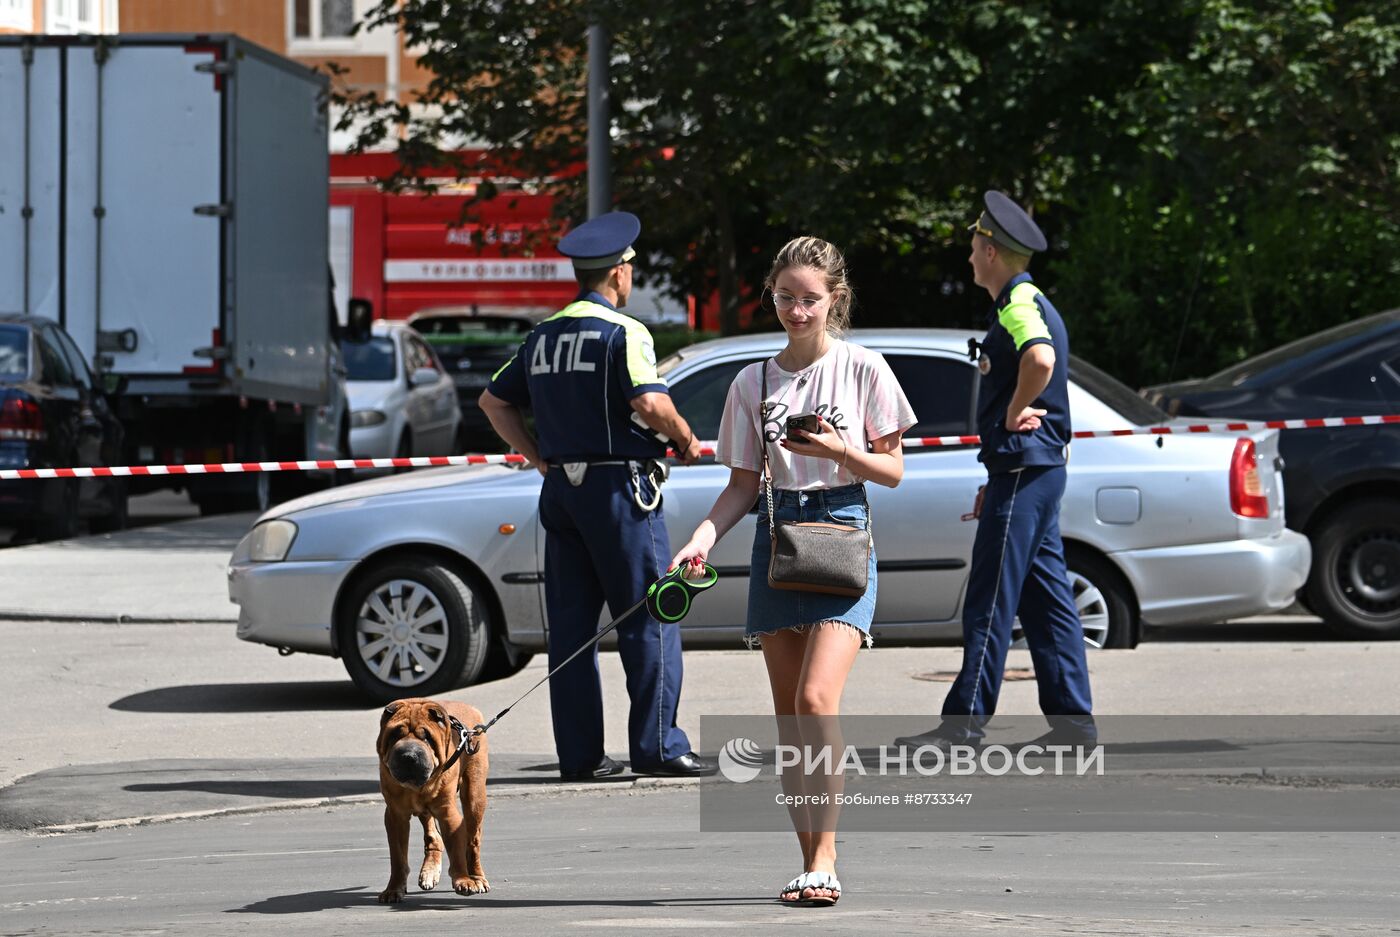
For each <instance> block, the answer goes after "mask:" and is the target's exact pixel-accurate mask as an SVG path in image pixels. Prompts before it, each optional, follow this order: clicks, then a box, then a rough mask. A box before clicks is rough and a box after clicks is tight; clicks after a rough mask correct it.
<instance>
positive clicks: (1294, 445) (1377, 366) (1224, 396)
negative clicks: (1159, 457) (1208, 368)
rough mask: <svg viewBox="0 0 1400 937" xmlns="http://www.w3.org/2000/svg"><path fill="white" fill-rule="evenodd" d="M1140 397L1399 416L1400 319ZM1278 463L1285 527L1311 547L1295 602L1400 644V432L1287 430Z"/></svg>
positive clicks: (1219, 411) (1278, 411)
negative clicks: (1281, 471) (1308, 564)
mask: <svg viewBox="0 0 1400 937" xmlns="http://www.w3.org/2000/svg"><path fill="white" fill-rule="evenodd" d="M1142 393H1143V395H1144V396H1146V397H1147V398H1148V399H1149V400H1151V401H1152V402H1154V403H1157V404H1158V405H1159V406H1161V407H1162V408H1163V409H1165V410H1167V411H1168V412H1169V413H1174V414H1179V415H1181V416H1208V417H1238V418H1240V419H1248V420H1276V419H1302V418H1313V417H1340V416H1366V415H1370V414H1385V413H1400V309H1396V310H1391V311H1390V312H1383V313H1380V314H1379V315H1374V316H1369V317H1367V318H1365V319H1359V320H1357V321H1355V322H1348V323H1347V324H1345V325H1340V326H1337V327H1336V328H1332V329H1328V330H1326V331H1323V332H1318V333H1317V334H1315V335H1310V336H1308V337H1307V338H1302V339H1299V340H1298V341H1295V342H1291V343H1289V344H1287V345H1282V346H1280V347H1278V348H1275V349H1273V350H1272V351H1268V352H1265V353H1264V354H1261V355H1258V356H1256V357H1253V358H1250V359H1248V360H1246V361H1242V362H1240V363H1239V364H1237V365H1234V366H1233V367H1230V368H1226V369H1225V370H1224V371H1221V372H1220V373H1219V374H1216V375H1213V376H1211V377H1208V378H1204V379H1201V380H1195V381H1182V382H1180V383H1175V384H1162V385H1158V386H1156V387H1149V388H1146V389H1144V390H1143V392H1142ZM1279 453H1280V456H1281V458H1282V459H1283V461H1284V462H1285V463H1286V465H1287V469H1286V471H1285V482H1286V483H1285V485H1284V513H1285V517H1286V518H1287V521H1288V526H1289V527H1290V528H1292V529H1293V530H1297V531H1301V532H1302V533H1305V534H1307V536H1308V538H1309V540H1311V541H1312V548H1313V562H1312V572H1311V573H1310V574H1309V576H1308V582H1307V584H1306V585H1305V586H1304V587H1303V590H1302V592H1301V593H1300V594H1299V598H1300V599H1301V600H1302V602H1303V604H1304V605H1306V606H1307V607H1308V608H1309V609H1311V610H1312V611H1313V612H1314V613H1316V614H1317V615H1320V616H1321V617H1322V618H1323V619H1324V620H1325V621H1326V622H1327V624H1328V625H1329V626H1330V627H1332V628H1333V629H1334V630H1336V631H1338V632H1339V633H1341V634H1345V635H1348V636H1351V637H1363V638H1378V637H1383V638H1397V637H1400V425H1376V426H1346V427H1339V428H1336V429H1286V430H1283V432H1282V434H1281V436H1280V439H1279Z"/></svg>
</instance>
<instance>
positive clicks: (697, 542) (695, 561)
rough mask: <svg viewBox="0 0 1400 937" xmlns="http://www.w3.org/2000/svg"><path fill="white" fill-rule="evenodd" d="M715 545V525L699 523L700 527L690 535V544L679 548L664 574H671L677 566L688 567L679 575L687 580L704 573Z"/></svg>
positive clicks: (704, 521)
mask: <svg viewBox="0 0 1400 937" xmlns="http://www.w3.org/2000/svg"><path fill="white" fill-rule="evenodd" d="M714 545H715V525H714V524H712V523H711V522H710V521H709V520H703V521H701V522H700V526H699V527H697V528H695V533H694V534H692V535H691V537H690V542H689V543H687V544H686V545H685V546H683V547H681V550H680V552H679V553H677V554H676V555H675V556H674V557H672V558H671V565H670V566H669V567H667V568H666V572H668V573H669V572H671V571H672V570H673V569H675V568H676V567H677V566H686V567H688V568H687V569H686V570H685V571H684V572H683V573H681V575H683V576H686V577H688V578H693V577H695V576H699V575H701V574H703V573H704V572H705V563H706V562H707V561H708V560H709V558H710V550H712V549H713V548H714Z"/></svg>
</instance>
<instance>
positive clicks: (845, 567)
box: [758, 361, 874, 597]
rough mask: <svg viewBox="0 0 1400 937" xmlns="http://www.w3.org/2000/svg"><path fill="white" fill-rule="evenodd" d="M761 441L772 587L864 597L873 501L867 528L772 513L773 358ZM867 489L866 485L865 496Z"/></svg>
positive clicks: (765, 380)
mask: <svg viewBox="0 0 1400 937" xmlns="http://www.w3.org/2000/svg"><path fill="white" fill-rule="evenodd" d="M759 409H760V410H761V411H763V412H762V416H761V418H760V419H759V427H758V443H759V446H760V448H761V450H762V452H763V489H764V492H765V493H766V494H767V497H768V531H769V534H770V536H771V537H772V543H771V545H770V546H771V548H770V550H769V554H768V585H769V586H770V587H771V588H774V589H783V590H786V591H794V592H823V593H826V594H828V595H846V596H852V597H855V596H860V595H864V594H865V587H866V584H867V583H868V582H869V580H870V551H871V549H873V544H874V534H873V533H872V532H871V522H870V503H869V502H868V501H867V502H866V507H865V516H866V521H865V529H864V530H862V529H861V528H859V527H852V526H851V525H849V524H837V523H832V522H830V521H779V520H778V519H777V517H776V515H775V514H774V512H773V473H772V470H771V469H770V468H769V464H768V437H767V434H766V433H765V431H764V426H765V424H766V423H767V415H768V414H767V410H768V362H766V361H765V362H764V363H763V395H762V396H761V397H760V398H759ZM864 492H865V488H864V486H862V487H861V493H862V496H863V495H864Z"/></svg>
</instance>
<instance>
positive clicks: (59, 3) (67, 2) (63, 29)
mask: <svg viewBox="0 0 1400 937" xmlns="http://www.w3.org/2000/svg"><path fill="white" fill-rule="evenodd" d="M100 7H101V4H100V3H99V2H98V0H48V3H45V4H44V19H45V20H46V22H45V23H44V31H45V32H49V33H67V34H74V33H100V32H102V15H101V10H100Z"/></svg>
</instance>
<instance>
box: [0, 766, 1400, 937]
mask: <svg viewBox="0 0 1400 937" xmlns="http://www.w3.org/2000/svg"><path fill="white" fill-rule="evenodd" d="M696 799H697V795H696V794H695V792H694V791H693V790H689V791H687V790H661V791H650V792H638V791H627V792H618V793H601V794H588V795H579V794H569V795H561V796H530V797H509V798H507V797H502V798H496V799H494V800H493V801H492V802H491V804H490V806H489V807H488V811H487V816H486V830H485V844H484V848H483V860H484V863H485V869H486V874H487V877H488V879H489V880H490V882H491V884H492V889H491V891H490V893H489V894H486V895H481V896H474V897H469V898H468V897H461V896H457V895H454V894H452V893H451V891H450V890H446V889H445V888H444V887H443V886H441V885H440V886H439V887H438V890H436V891H434V892H430V893H424V892H420V891H417V890H416V888H415V889H414V890H412V891H410V893H409V895H408V897H407V899H406V900H405V902H404V903H403V904H401V905H397V906H393V907H389V906H383V905H380V904H379V903H378V901H377V894H378V892H379V890H380V889H382V888H383V887H384V884H385V882H386V881H387V878H388V860H387V852H386V847H385V843H384V835H383V829H382V826H381V821H380V811H379V809H378V808H377V807H376V806H374V805H369V804H366V805H358V806H343V807H335V808H325V809H319V810H314V811H297V812H291V813H274V814H262V815H256V816H246V817H229V818H223V819H215V820H206V821H201V822H188V823H175V824H164V825H157V826H147V827H137V828H130V829H116V830H107V831H102V832H94V833H81V834H70V835H65V836H60V837H50V838H33V837H24V836H17V835H15V834H0V883H2V884H0V932H3V933H5V934H14V935H19V934H25V935H29V934H60V933H61V934H74V935H76V934H151V933H173V934H193V933H198V934H201V935H220V934H246V933H249V932H250V931H251V932H254V933H277V934H316V935H321V934H346V933H374V934H381V933H382V934H422V933H433V932H443V933H463V932H471V933H487V934H493V935H517V934H518V935H532V937H533V935H537V934H542V933H562V932H564V931H565V930H566V929H567V930H569V931H570V932H571V933H609V932H611V933H617V932H624V933H638V932H641V933H658V934H663V933H664V934H680V933H684V934H690V933H695V934H732V933H748V934H767V933H773V932H775V931H779V929H783V930H786V929H787V928H802V932H803V933H819V934H828V933H830V934H858V933H863V932H866V931H868V930H870V929H876V930H878V932H880V933H882V934H911V935H913V934H918V935H927V934H957V935H961V934H1009V935H1015V934H1026V935H1038V937H1040V935H1047V934H1080V935H1137V934H1143V935H1161V934H1173V935H1191V937H1195V935H1200V937H1205V935H1211V937H1223V935H1240V937H1245V935H1279V937H1283V935H1324V934H1325V935H1329V937H1337V935H1368V937H1373V935H1378V934H1386V933H1396V932H1397V928H1396V924H1395V917H1396V914H1395V912H1396V898H1395V887H1394V870H1395V867H1396V860H1397V858H1400V842H1398V841H1397V837H1396V836H1394V835H1368V834H1348V835H1335V834H1333V835H1304V834H1248V835H1245V834H1241V835H1213V834H1194V835H1167V834H1156V835H1153V834H1137V835H1111V834H1075V833H1061V834H1054V835H1006V836H988V835H975V834H939V833H934V834H899V833H885V834H874V833H870V834H846V835H843V836H842V837H841V840H840V843H839V846H838V848H839V850H840V872H841V880H842V884H843V888H844V894H843V897H842V899H841V901H840V902H839V903H838V904H837V905H836V906H835V907H834V908H830V909H821V908H805V907H802V908H794V907H787V906H782V905H779V904H778V903H777V902H776V901H775V900H774V898H775V896H776V893H777V891H778V889H779V888H780V887H781V886H782V885H783V884H784V883H785V882H786V881H787V880H788V879H789V878H791V877H792V876H793V875H795V874H796V873H797V872H798V871H800V869H798V868H797V864H796V861H795V860H796V855H797V853H796V847H795V844H794V842H793V841H792V838H791V837H790V836H789V835H779V834H748V835H732V834H731V835H722V834H713V833H708V834H707V833H700V832H697V828H698V827H697V819H696V818H697V809H696ZM418 849H419V846H418V839H417V834H416V833H415V838H414V840H413V846H412V852H411V853H410V855H411V856H413V855H414V854H415V853H416V852H417V850H418Z"/></svg>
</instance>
